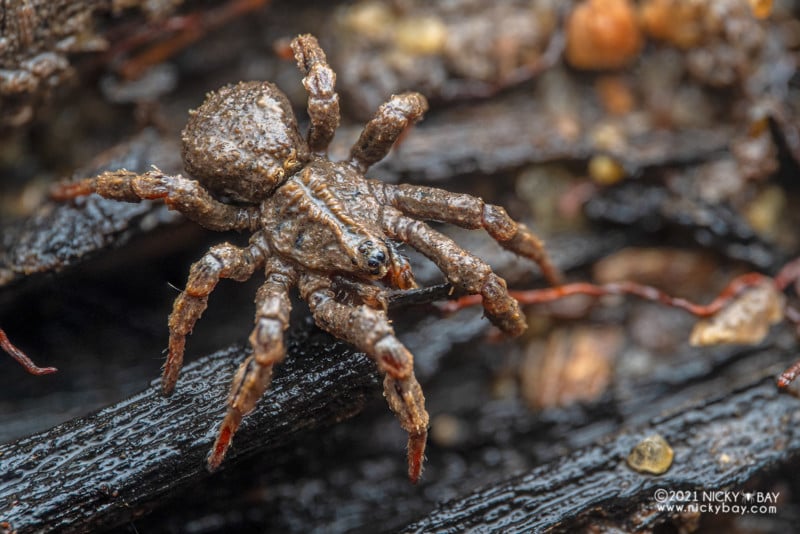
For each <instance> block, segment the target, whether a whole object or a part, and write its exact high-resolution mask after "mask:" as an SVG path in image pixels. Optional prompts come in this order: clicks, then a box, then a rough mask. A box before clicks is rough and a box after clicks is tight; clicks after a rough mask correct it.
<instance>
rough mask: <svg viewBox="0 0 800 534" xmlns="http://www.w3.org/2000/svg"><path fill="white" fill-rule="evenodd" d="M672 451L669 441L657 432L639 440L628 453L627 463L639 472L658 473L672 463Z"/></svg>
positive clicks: (665, 470) (663, 471) (664, 470)
mask: <svg viewBox="0 0 800 534" xmlns="http://www.w3.org/2000/svg"><path fill="white" fill-rule="evenodd" d="M673 456H674V453H673V451H672V447H670V446H669V443H667V441H666V440H665V439H664V438H663V437H661V436H660V435H659V434H653V435H652V436H648V437H646V438H644V439H643V440H642V441H640V442H639V443H638V444H637V445H636V446H635V447H634V448H633V450H631V453H630V454H629V455H628V465H629V466H630V467H631V469H633V470H634V471H638V472H640V473H653V474H654V475H660V474H662V473H666V472H667V470H668V469H669V468H670V466H671V465H672V458H673Z"/></svg>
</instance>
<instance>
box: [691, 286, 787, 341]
mask: <svg viewBox="0 0 800 534" xmlns="http://www.w3.org/2000/svg"><path fill="white" fill-rule="evenodd" d="M784 301H785V299H784V296H783V294H781V292H780V291H779V290H778V288H777V287H776V286H775V284H774V283H773V282H772V281H770V280H765V281H763V282H761V283H760V284H757V285H755V286H753V287H751V288H750V289H748V290H747V291H745V292H744V293H742V294H741V295H739V296H738V297H736V298H735V299H734V300H732V301H731V302H730V303H729V304H728V305H727V306H725V307H724V308H723V309H722V310H720V311H719V312H718V313H717V314H716V315H714V316H712V317H710V318H709V319H703V320H701V321H698V322H697V324H695V326H694V329H693V330H692V334H691V336H690V337H689V343H691V344H692V345H694V346H706V345H717V344H720V343H746V344H756V343H759V342H761V340H763V339H764V337H766V335H767V332H769V328H770V326H772V325H773V324H775V323H777V322H779V321H781V320H783V316H784V311H783V310H784Z"/></svg>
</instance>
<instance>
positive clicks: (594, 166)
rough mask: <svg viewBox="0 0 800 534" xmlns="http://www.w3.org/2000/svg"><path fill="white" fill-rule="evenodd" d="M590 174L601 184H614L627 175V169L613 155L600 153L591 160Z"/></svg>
mask: <svg viewBox="0 0 800 534" xmlns="http://www.w3.org/2000/svg"><path fill="white" fill-rule="evenodd" d="M589 176H590V177H591V178H592V180H594V181H595V183H598V184H600V185H613V184H615V183H617V182H619V181H620V180H622V179H623V178H624V177H625V169H623V168H622V165H620V164H619V162H617V160H615V159H614V158H612V157H611V156H606V155H603V154H598V155H596V156H592V159H590V160H589Z"/></svg>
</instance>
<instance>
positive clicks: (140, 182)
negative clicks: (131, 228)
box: [50, 169, 258, 232]
mask: <svg viewBox="0 0 800 534" xmlns="http://www.w3.org/2000/svg"><path fill="white" fill-rule="evenodd" d="M92 193H97V194H98V195H100V196H102V197H104V198H109V199H112V200H121V201H123V202H139V201H141V200H158V199H163V200H164V202H165V203H166V204H167V206H168V207H169V209H172V210H177V211H179V212H181V213H182V214H183V215H185V216H186V217H187V218H188V219H190V220H192V221H194V222H196V223H197V224H199V225H200V226H203V227H205V228H208V229H209V230H216V231H220V232H224V231H228V230H239V231H241V230H251V231H254V230H256V229H258V208H257V207H255V206H248V207H240V206H232V205H229V204H224V203H222V202H219V201H218V200H215V199H214V198H212V197H211V195H210V194H209V193H208V191H206V190H205V189H204V188H203V186H201V185H200V183H199V182H197V181H196V180H191V179H189V178H184V177H183V176H181V175H179V174H178V175H175V176H170V175H168V174H164V173H163V172H161V171H160V170H158V169H154V170H152V171H149V172H146V173H144V174H137V173H135V172H131V171H126V170H124V169H122V170H118V171H108V172H104V173H103V174H101V175H99V176H96V177H94V178H86V179H84V180H79V181H77V182H62V183H59V184H55V185H54V186H53V188H52V189H51V190H50V196H51V197H52V198H53V200H56V201H66V200H70V199H73V198H76V197H81V196H85V195H90V194H92Z"/></svg>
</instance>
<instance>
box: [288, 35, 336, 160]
mask: <svg viewBox="0 0 800 534" xmlns="http://www.w3.org/2000/svg"><path fill="white" fill-rule="evenodd" d="M290 46H291V47H292V51H294V58H295V61H297V66H298V67H299V68H300V70H301V71H302V72H303V74H305V75H306V76H305V78H303V86H304V87H305V88H306V92H308V116H309V119H310V120H311V125H310V126H309V128H308V147H309V148H310V149H311V150H312V151H313V152H315V153H317V154H325V153H327V151H328V145H329V144H330V142H331V139H333V135H334V133H335V132H336V128H338V127H339V120H340V116H339V95H338V94H336V90H335V89H334V87H335V86H336V73H335V72H333V69H331V67H330V66H329V65H328V60H327V58H326V57H325V52H323V51H322V48H320V46H319V42H317V38H316V37H314V36H313V35H300V36H298V37H295V38H294V39H293V40H292V42H291V45H290Z"/></svg>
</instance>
